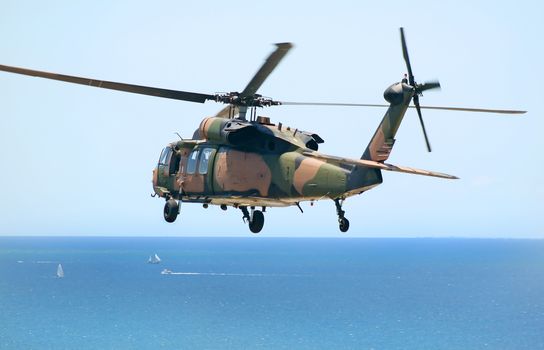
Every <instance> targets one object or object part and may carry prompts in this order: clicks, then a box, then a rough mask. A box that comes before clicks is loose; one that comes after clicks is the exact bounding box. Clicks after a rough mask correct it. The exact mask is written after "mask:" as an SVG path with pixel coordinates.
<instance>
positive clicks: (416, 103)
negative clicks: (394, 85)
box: [413, 94, 431, 152]
mask: <svg viewBox="0 0 544 350" xmlns="http://www.w3.org/2000/svg"><path fill="white" fill-rule="evenodd" d="M413 99H414V105H415V106H416V110H417V115H418V117H419V122H420V123H421V129H422V130H423V136H424V137H425V144H427V151H429V152H431V144H430V142H429V137H428V136H427V130H425V123H423V117H422V116H421V107H420V105H419V96H418V95H417V94H416V95H414V98H413Z"/></svg>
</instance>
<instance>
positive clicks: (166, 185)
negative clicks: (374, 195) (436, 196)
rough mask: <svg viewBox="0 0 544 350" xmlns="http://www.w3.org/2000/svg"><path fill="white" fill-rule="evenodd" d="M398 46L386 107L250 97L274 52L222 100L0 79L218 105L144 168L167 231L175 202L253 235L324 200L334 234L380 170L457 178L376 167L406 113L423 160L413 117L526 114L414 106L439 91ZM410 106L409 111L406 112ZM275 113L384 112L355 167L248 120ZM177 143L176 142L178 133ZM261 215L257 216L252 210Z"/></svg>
mask: <svg viewBox="0 0 544 350" xmlns="http://www.w3.org/2000/svg"><path fill="white" fill-rule="evenodd" d="M400 35H401V44H402V52H403V56H404V60H405V62H406V67H407V71H408V73H407V74H406V75H405V78H404V79H403V80H402V81H401V82H397V83H394V84H392V85H391V86H389V87H388V88H387V89H386V90H385V92H384V98H385V100H386V101H387V102H388V103H389V104H387V105H385V104H384V105H377V104H350V103H320V102H317V103H314V102H286V101H277V100H273V99H271V98H267V97H264V96H262V95H260V94H257V91H258V89H259V87H260V86H261V85H262V84H263V82H264V81H265V80H266V78H267V77H268V76H269V74H270V73H271V72H272V71H273V70H274V69H275V68H276V66H277V65H278V64H279V62H280V61H281V60H282V59H283V58H284V57H285V55H286V54H287V52H288V51H289V50H290V49H291V48H292V46H293V45H292V44H290V43H280V44H276V49H275V51H274V52H272V53H271V54H270V55H269V57H268V58H267V59H266V60H265V63H264V64H263V65H262V66H261V68H260V69H259V70H258V71H257V73H256V74H255V76H254V77H253V78H252V79H251V81H250V82H249V83H248V85H247V86H246V87H245V88H244V90H243V91H242V92H241V93H239V92H230V93H224V94H202V93H195V92H187V91H178V90H168V89H161V88H155V87H148V86H140V85H132V84H124V83H117V82H110V81H102V80H95V79H88V78H82V77H76V76H68V75H62V74H55V73H48V72H42V71H36V70H30V69H25V68H18V67H11V66H4V65H0V70H2V71H6V72H11V73H18V74H25V75H30V76H36V77H42V78H48V79H54V80H60V81H64V82H70V83H76V84H83V85H89V86H94V87H99V88H106V89H113V90H120V91H125V92H132V93H137V94H144V95H151V96H157V97H163V98H170V99H176V100H183V101H189V102H197V103H204V102H206V101H215V102H221V103H224V104H226V105H227V106H226V107H225V108H223V109H222V110H221V111H220V112H218V113H217V114H216V115H215V116H213V117H208V118H205V119H204V120H202V122H201V123H200V126H199V127H198V129H197V130H196V131H195V132H194V135H193V137H192V138H191V139H183V138H181V136H180V140H179V141H174V142H172V143H169V144H168V145H167V146H166V147H165V148H164V149H163V150H162V152H161V154H160V157H159V160H158V163H157V165H156V167H155V168H154V169H153V178H152V182H153V191H154V193H153V194H152V196H153V197H155V196H158V197H160V198H164V199H165V201H166V203H165V205H164V211H163V214H164V219H165V220H166V221H167V222H170V223H171V222H174V221H175V220H176V218H177V216H178V214H179V212H180V203H181V202H186V203H200V204H202V205H203V206H204V207H205V208H207V207H208V205H210V204H213V205H219V206H220V207H221V209H223V210H226V209H227V207H228V206H232V207H234V208H238V209H240V210H241V211H242V214H243V220H244V222H247V223H248V226H249V229H250V230H251V232H253V233H258V232H260V231H261V229H262V228H263V225H264V214H263V213H264V212H265V211H266V208H268V207H287V206H298V208H299V209H300V210H301V211H302V209H301V207H300V203H301V202H303V201H311V202H312V204H313V202H314V201H318V200H322V199H331V200H333V201H334V203H335V206H336V214H337V216H338V224H339V229H340V231H341V232H346V231H348V229H349V221H348V219H347V218H346V217H345V212H344V210H343V209H342V204H343V202H344V200H346V199H347V198H349V197H351V196H354V195H358V194H362V193H363V192H365V191H368V190H370V189H372V188H374V187H375V186H377V185H379V184H381V183H382V181H383V179H382V173H381V171H382V170H386V171H396V172H403V173H408V174H417V175H425V176H434V177H439V178H445V179H457V177H455V176H452V175H448V174H443V173H439V172H434V171H427V170H422V169H414V168H409V167H404V166H396V165H392V164H388V163H385V161H386V160H387V159H388V157H389V154H390V153H391V150H392V149H393V146H394V144H395V134H396V132H397V130H398V128H399V126H400V124H401V122H402V119H403V117H404V115H405V113H406V111H407V109H408V108H415V109H416V111H417V114H418V116H419V121H420V123H421V127H422V130H423V136H424V138H425V142H426V146H427V149H428V151H429V152H430V151H431V146H430V143H429V139H428V137H427V132H426V131H425V125H424V123H423V119H422V116H421V110H422V109H439V110H455V111H469V112H489V113H505V114H507V113H508V114H521V113H525V111H516V110H493V109H474V108H459V107H436V106H421V105H420V103H419V97H420V96H421V95H422V93H423V92H424V91H426V90H430V89H438V88H440V83H439V82H438V81H431V82H426V83H423V84H418V83H417V82H416V81H415V79H414V75H413V73H412V67H411V64H410V59H409V56H408V50H407V47H406V40H405V36H404V31H403V28H400ZM412 102H413V106H411V105H410V104H411V103H412ZM280 105H314V106H316V105H317V106H362V107H386V108H387V112H386V113H385V116H384V117H383V119H382V121H381V123H380V124H379V126H378V128H377V130H376V132H375V133H374V136H373V137H372V138H371V140H370V142H369V144H368V146H367V147H366V149H365V151H364V153H363V154H362V156H361V158H360V159H349V158H343V157H336V156H331V155H326V154H323V153H320V152H318V145H319V144H321V143H323V142H324V141H323V139H322V138H321V137H320V136H319V135H318V134H316V133H312V132H308V131H303V130H299V129H293V128H290V127H286V126H284V125H282V124H281V123H278V124H274V123H272V122H271V121H270V119H269V118H267V117H263V116H257V112H256V111H257V108H261V107H269V106H280ZM178 136H179V134H178ZM257 207H260V208H261V210H258V209H256V208H257Z"/></svg>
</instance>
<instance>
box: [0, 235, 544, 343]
mask: <svg viewBox="0 0 544 350" xmlns="http://www.w3.org/2000/svg"><path fill="white" fill-rule="evenodd" d="M155 253H156V254H158V256H159V257H160V258H161V259H162V261H161V263H160V264H156V265H153V264H148V263H147V259H148V257H149V256H150V255H152V254H155ZM59 263H61V264H62V267H63V269H64V274H65V275H64V278H57V277H56V271H57V266H58V264H59ZM163 269H169V270H171V271H172V274H161V271H162V270H163ZM0 349H25V350H28V349H544V240H499V239H489V240H486V239H365V238H361V239H357V238H337V239H335V238H321V239H318V238H268V237H260V236H250V237H246V238H164V237H158V238H151V237H149V238H132V237H123V238H121V237H117V238H115V237H101V238H99V237H43V238H42V237H0Z"/></svg>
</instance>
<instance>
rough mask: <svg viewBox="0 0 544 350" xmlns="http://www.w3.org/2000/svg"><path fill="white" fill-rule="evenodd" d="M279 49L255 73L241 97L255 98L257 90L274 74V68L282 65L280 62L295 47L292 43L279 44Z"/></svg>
mask: <svg viewBox="0 0 544 350" xmlns="http://www.w3.org/2000/svg"><path fill="white" fill-rule="evenodd" d="M276 46H277V48H276V50H275V51H274V52H272V53H271V54H270V56H268V58H267V59H266V60H265V61H264V64H263V65H262V66H261V68H260V69H259V70H258V71H257V73H255V75H254V76H253V78H252V79H251V81H250V82H249V83H248V84H247V86H246V88H245V89H244V91H242V93H241V94H240V96H241V97H245V96H253V95H254V94H255V93H256V92H257V90H258V89H259V88H260V87H261V85H262V84H263V83H264V81H265V80H266V78H268V76H269V75H270V73H272V71H273V70H274V68H276V66H277V65H278V64H279V63H280V61H281V60H282V59H283V57H285V55H286V54H287V52H289V50H290V49H291V48H292V47H293V44H291V43H279V44H276Z"/></svg>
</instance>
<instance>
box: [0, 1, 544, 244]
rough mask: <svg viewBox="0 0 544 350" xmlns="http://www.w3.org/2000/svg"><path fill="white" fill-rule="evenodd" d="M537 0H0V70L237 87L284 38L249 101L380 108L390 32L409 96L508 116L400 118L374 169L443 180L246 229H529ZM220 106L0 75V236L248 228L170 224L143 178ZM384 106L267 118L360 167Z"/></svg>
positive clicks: (537, 171)
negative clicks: (415, 88) (388, 150)
mask: <svg viewBox="0 0 544 350" xmlns="http://www.w3.org/2000/svg"><path fill="white" fill-rule="evenodd" d="M543 10H544V9H543V5H541V3H540V2H537V1H517V2H496V1H479V2H476V3H474V2H459V1H441V2H436V1H417V2H405V1H387V2H376V1H335V2H330V1H326V2H324V1H312V2H293V1H274V2H253V1H252V2H246V1H229V2H228V3H227V2H214V1H206V2H203V1H153V2H148V1H133V0H131V1H115V2H113V1H92V2H83V1H47V2H43V1H11V0H3V1H2V11H1V12H0V64H5V65H13V66H19V67H26V68H31V69H37V70H45V71H51V72H58V73H64V74H70V75H78V76H83V77H89V78H96V79H102V80H111V81H119V82H126V83H132V84H139V85H149V86H156V87H163V88H170V89H178V90H184V91H195V92H201V93H215V92H224V91H241V90H242V89H243V88H244V87H245V85H246V84H247V83H248V82H249V80H250V79H251V77H252V76H253V74H254V73H255V72H256V70H257V69H258V68H259V67H260V65H261V64H262V63H263V60H264V59H265V58H266V56H267V55H268V54H270V52H272V50H273V49H274V46H273V45H272V44H273V43H277V42H287V41H289V42H292V43H294V45H295V47H294V49H293V50H291V52H290V53H289V54H288V55H287V57H286V58H285V59H284V60H283V61H282V62H281V64H280V65H279V66H278V68H277V69H276V70H275V71H274V72H273V73H272V75H271V76H270V77H269V78H268V80H267V81H266V82H265V83H264V84H263V86H262V87H261V89H260V90H259V93H261V94H263V95H265V96H270V97H273V98H274V99H278V100H286V101H316V102H353V103H384V100H383V91H384V90H385V89H386V88H387V86H389V85H390V84H392V83H394V82H396V81H399V80H400V79H401V78H402V75H403V74H404V72H405V70H406V68H405V65H404V61H403V58H402V52H401V46H400V38H399V29H398V28H399V27H401V26H403V27H405V31H406V39H407V44H408V49H409V53H410V58H411V62H412V68H413V71H414V75H415V77H416V80H418V81H420V82H422V81H425V80H432V79H437V78H438V79H439V80H440V82H441V84H442V90H441V91H429V92H426V93H425V95H424V96H423V97H422V98H421V101H422V104H424V105H425V104H426V105H445V106H463V107H482V108H511V109H523V110H527V111H528V113H527V114H525V115H523V116H505V115H493V114H488V115H486V114H477V113H458V112H447V111H431V110H426V111H424V115H423V116H424V119H425V122H426V127H427V132H428V134H429V137H430V141H431V145H432V146H433V152H432V153H427V151H426V149H425V144H424V140H423V137H422V133H421V130H420V128H419V123H418V120H417V115H416V113H415V112H414V111H413V110H412V111H408V113H407V114H406V116H405V119H404V122H403V124H402V125H401V127H400V129H399V132H398V134H397V137H396V138H397V142H396V144H395V148H394V149H393V152H392V154H391V157H390V158H389V162H390V163H393V164H398V165H405V166H412V167H418V168H423V169H428V170H434V171H440V172H445V173H449V174H454V175H457V176H459V177H460V180H453V181H452V180H443V179H437V178H430V177H424V176H416V175H407V174H401V173H390V172H384V174H383V177H384V182H383V184H382V185H380V186H378V187H377V188H375V189H373V190H371V191H368V192H366V193H364V194H363V195H361V196H357V197H352V198H350V199H349V200H347V201H346V202H345V204H344V209H345V210H346V217H347V218H348V219H349V220H350V222H351V227H350V231H349V232H348V233H347V234H341V233H340V232H339V231H338V224H337V218H336V213H335V210H334V204H333V202H332V201H330V200H328V201H320V202H318V203H316V204H315V205H314V206H312V207H310V206H309V205H308V203H304V204H303V205H302V207H303V209H304V214H301V213H300V212H299V210H298V209H297V208H296V207H289V208H271V209H269V210H267V213H266V222H265V227H264V229H263V231H262V232H261V233H260V236H265V237H280V236H302V237H314V236H316V237H323V236H331V237H344V236H348V237H422V236H423V237H474V238H483V237H500V238H518V237H522V238H544V218H543V217H544V215H542V203H543V200H544V185H543V184H542V181H541V178H542V171H543V170H544V169H543V168H544V161H543V156H542V154H541V151H542V150H543V149H544V141H543V139H542V137H541V135H540V131H541V130H543V126H544V122H543V118H542V106H541V104H540V101H542V92H541V90H542V89H541V86H542V73H541V72H540V68H541V65H540V64H537V60H538V61H539V62H538V63H540V61H541V60H542V57H543V56H544V45H543V44H542V36H543V34H544V30H543V29H542V26H541V25H540V23H541V14H542V13H543ZM222 107H223V106H222V105H218V104H215V103H213V102H207V103H206V104H196V103H190V102H183V101H175V100H168V99H161V98H154V97H149V96H142V95H135V94H129V93H123V92H117V91H111V90H105V89H96V88H91V87H86V86H79V85H74V84H67V83H62V82H57V81H52V80H46V79H39V78H32V77H26V76H21V75H16V74H10V73H4V72H0V165H1V169H2V171H1V172H0V184H1V191H2V194H1V195H0V235H114V236H133V235H135V236H251V235H252V234H251V233H250V232H249V230H248V228H247V227H246V225H244V224H243V223H242V215H241V213H240V211H239V210H235V209H232V208H231V209H229V210H227V211H226V212H223V211H221V210H220V209H219V208H218V207H214V206H212V207H210V208H208V209H204V208H202V206H201V205H198V204H182V206H181V214H180V216H179V217H178V219H177V221H176V222H175V223H174V224H168V223H166V222H165V221H164V220H163V218H162V210H163V205H164V201H163V200H160V199H157V198H151V197H150V194H151V193H152V185H151V171H152V168H153V167H154V166H155V165H156V162H157V160H158V157H159V153H160V151H161V149H162V148H163V147H164V146H165V145H166V144H167V143H169V142H171V141H174V140H176V139H177V136H175V135H174V133H175V132H179V133H180V134H181V135H182V136H184V137H191V136H192V134H193V131H194V129H196V128H197V126H198V125H199V123H200V121H201V119H202V118H204V117H206V116H210V115H214V114H215V113H216V112H217V111H218V110H220V109H221V108H222ZM384 113H385V110H380V109H371V108H366V109H363V108H334V107H300V106H281V107H275V108H270V109H265V110H262V111H260V114H261V115H266V116H269V117H270V118H271V119H272V121H273V122H282V123H283V124H284V125H290V126H293V127H296V128H299V129H303V130H308V131H313V132H316V133H318V134H319V135H320V136H321V137H322V138H323V139H324V140H325V144H323V145H321V147H320V151H322V152H323V153H326V154H332V155H338V156H344V157H351V158H359V157H360V155H361V154H362V152H363V150H364V148H365V147H366V145H367V143H368V141H369V140H370V138H371V136H372V134H373V133H374V131H375V129H376V126H377V125H378V124H379V122H380V120H381V118H382V117H383V114H384Z"/></svg>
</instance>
